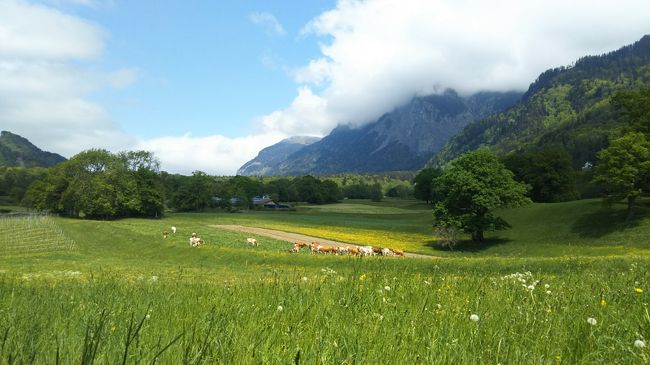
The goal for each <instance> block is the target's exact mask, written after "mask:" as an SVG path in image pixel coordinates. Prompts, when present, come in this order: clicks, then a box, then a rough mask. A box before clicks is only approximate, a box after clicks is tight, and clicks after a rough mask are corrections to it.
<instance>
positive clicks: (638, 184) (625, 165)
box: [595, 132, 650, 219]
mask: <svg viewBox="0 0 650 365" xmlns="http://www.w3.org/2000/svg"><path fill="white" fill-rule="evenodd" d="M595 180H596V181H597V182H600V183H603V184H604V185H605V187H606V189H607V196H608V198H609V199H614V200H620V199H627V204H628V206H627V217H628V219H630V218H632V217H633V216H634V206H635V204H636V199H637V198H638V197H639V196H641V194H642V193H643V192H644V190H645V191H647V189H648V188H649V187H650V186H649V185H650V141H648V140H647V138H646V136H645V135H644V134H643V133H639V132H631V133H628V134H625V135H623V136H622V137H619V138H617V139H615V140H614V141H613V142H612V144H611V145H610V146H609V147H608V148H606V149H604V150H602V151H600V152H599V153H598V164H597V165H596V176H595Z"/></svg>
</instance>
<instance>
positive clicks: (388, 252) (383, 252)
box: [381, 247, 395, 256]
mask: <svg viewBox="0 0 650 365" xmlns="http://www.w3.org/2000/svg"><path fill="white" fill-rule="evenodd" d="M381 255H382V256H395V253H393V251H392V250H391V249H390V248H388V247H386V248H382V249H381Z"/></svg>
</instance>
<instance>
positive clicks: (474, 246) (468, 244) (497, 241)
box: [426, 237, 512, 252]
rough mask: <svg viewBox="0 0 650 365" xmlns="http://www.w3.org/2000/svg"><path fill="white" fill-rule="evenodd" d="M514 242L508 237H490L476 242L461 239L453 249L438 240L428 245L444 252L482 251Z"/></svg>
mask: <svg viewBox="0 0 650 365" xmlns="http://www.w3.org/2000/svg"><path fill="white" fill-rule="evenodd" d="M509 242H512V240H510V239H507V238H499V237H494V238H488V239H486V240H485V241H483V242H474V241H472V240H461V241H459V242H458V244H456V246H454V248H453V249H450V248H449V247H446V246H441V245H440V244H438V241H436V240H431V241H429V242H427V244H426V245H427V246H428V247H431V248H432V249H433V250H434V251H443V252H482V251H485V250H487V249H488V248H491V247H495V246H500V245H503V244H506V243H509Z"/></svg>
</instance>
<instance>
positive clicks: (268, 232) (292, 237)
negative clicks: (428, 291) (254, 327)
mask: <svg viewBox="0 0 650 365" xmlns="http://www.w3.org/2000/svg"><path fill="white" fill-rule="evenodd" d="M210 227H212V228H218V229H225V230H227V231H234V232H244V233H254V234H259V235H260V236H266V237H270V238H273V239H276V240H279V241H287V242H291V243H294V242H305V243H310V242H316V243H318V244H320V245H329V246H337V247H338V246H352V247H361V246H359V245H353V244H349V243H345V242H338V241H332V240H327V239H324V238H318V237H313V236H307V235H304V234H299V233H291V232H284V231H277V230H274V229H267V228H259V227H246V226H239V225H232V224H215V225H211V226H210ZM404 256H406V257H410V258H424V259H431V258H436V257H434V256H429V255H421V254H417V253H409V252H405V253H404Z"/></svg>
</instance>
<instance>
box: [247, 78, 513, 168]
mask: <svg viewBox="0 0 650 365" xmlns="http://www.w3.org/2000/svg"><path fill="white" fill-rule="evenodd" d="M520 97H521V93H517V92H507V93H501V92H481V93H477V94H474V95H471V96H467V97H463V96H460V95H458V94H457V93H456V92H455V91H453V90H447V91H445V92H444V93H442V94H439V95H429V96H423V97H416V98H413V99H412V100H411V102H409V103H408V104H406V105H404V106H401V107H398V108H396V109H395V110H393V111H391V112H389V113H386V114H384V115H383V116H382V117H380V118H379V119H377V120H376V121H374V122H372V123H369V124H366V125H364V126H362V127H360V128H353V127H350V126H347V125H340V126H338V127H337V128H335V129H334V130H333V131H332V132H331V133H330V134H329V135H328V136H326V137H324V138H323V139H321V140H319V141H316V142H314V143H311V144H303V145H302V148H298V147H300V146H296V145H292V147H293V148H296V150H295V151H293V152H292V153H290V154H288V155H286V157H284V158H280V155H282V156H284V155H285V154H286V152H287V151H288V148H287V143H286V141H283V142H280V143H279V144H278V145H274V146H271V147H268V148H266V149H265V150H262V151H261V152H260V155H259V156H258V157H256V158H255V159H254V160H252V161H249V162H247V163H246V164H245V165H244V166H242V168H241V169H240V170H239V172H238V173H239V174H242V175H260V176H262V175H307V174H313V175H327V174H337V173H344V172H350V173H374V172H385V171H412V170H417V169H419V168H421V167H422V166H423V165H424V164H425V163H426V162H427V161H428V160H429V159H430V158H431V156H432V155H433V154H434V153H435V152H436V151H438V150H439V149H440V148H442V147H443V146H444V144H445V143H446V142H447V141H448V140H449V139H450V138H451V137H453V136H454V135H455V134H456V133H457V132H458V131H460V129H461V128H462V127H464V126H465V125H467V124H468V123H470V122H471V121H473V120H476V119H480V118H483V117H485V116H487V115H490V114H493V113H496V112H499V111H502V110H504V109H506V108H507V107H509V106H511V105H513V104H514V103H516V102H517V100H519V98H520ZM274 151H279V153H278V155H276V156H274V158H273V159H272V161H273V162H272V163H267V164H264V163H263V161H264V160H270V158H269V154H270V152H274ZM258 162H259V163H260V164H256V163H258ZM252 165H253V166H256V169H251V168H250V166H252Z"/></svg>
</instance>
